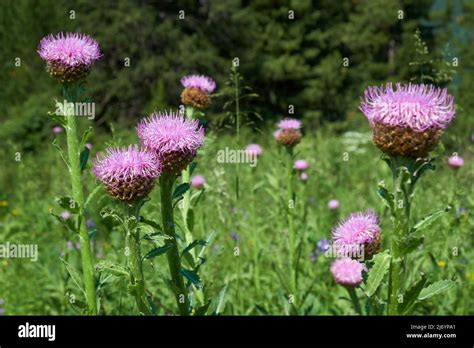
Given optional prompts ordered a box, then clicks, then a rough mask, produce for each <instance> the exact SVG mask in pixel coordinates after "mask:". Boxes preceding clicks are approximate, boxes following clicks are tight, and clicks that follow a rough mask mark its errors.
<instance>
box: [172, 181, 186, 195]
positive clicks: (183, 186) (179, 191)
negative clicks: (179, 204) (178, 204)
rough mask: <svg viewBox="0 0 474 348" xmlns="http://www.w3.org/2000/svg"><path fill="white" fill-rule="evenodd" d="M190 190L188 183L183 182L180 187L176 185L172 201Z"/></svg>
mask: <svg viewBox="0 0 474 348" xmlns="http://www.w3.org/2000/svg"><path fill="white" fill-rule="evenodd" d="M189 188H190V185H189V183H187V182H185V183H182V184H181V185H178V187H176V188H175V189H174V191H173V199H176V198H178V197H181V196H182V195H183V194H184V193H185V192H186V191H188V190H189Z"/></svg>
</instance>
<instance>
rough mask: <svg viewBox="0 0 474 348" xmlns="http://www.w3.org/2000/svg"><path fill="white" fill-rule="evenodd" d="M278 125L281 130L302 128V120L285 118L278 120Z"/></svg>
mask: <svg viewBox="0 0 474 348" xmlns="http://www.w3.org/2000/svg"><path fill="white" fill-rule="evenodd" d="M277 127H278V128H279V129H281V130H288V129H301V121H299V120H297V119H294V118H285V119H283V120H281V121H280V122H278V124H277Z"/></svg>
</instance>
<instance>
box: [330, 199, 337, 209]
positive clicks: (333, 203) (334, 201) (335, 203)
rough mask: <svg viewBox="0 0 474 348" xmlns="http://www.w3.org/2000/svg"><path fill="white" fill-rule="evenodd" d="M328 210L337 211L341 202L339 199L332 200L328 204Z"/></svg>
mask: <svg viewBox="0 0 474 348" xmlns="http://www.w3.org/2000/svg"><path fill="white" fill-rule="evenodd" d="M328 208H329V209H330V210H336V209H338V208H339V201H338V200H337V199H331V200H329V202H328Z"/></svg>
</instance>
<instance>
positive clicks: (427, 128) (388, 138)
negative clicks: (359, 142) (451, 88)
mask: <svg viewBox="0 0 474 348" xmlns="http://www.w3.org/2000/svg"><path fill="white" fill-rule="evenodd" d="M360 110H361V111H362V112H363V113H364V114H365V116H366V117H367V119H368V120H369V123H370V125H371V127H372V133H373V141H374V143H375V145H377V147H379V148H380V149H381V150H382V151H383V152H385V153H387V154H389V155H395V156H405V157H414V158H417V157H426V155H427V154H428V152H429V151H431V150H432V149H433V148H434V147H435V146H436V145H437V144H438V142H439V139H440V138H441V135H442V134H443V130H444V129H445V128H447V127H448V125H449V124H450V123H451V121H452V120H453V118H454V98H453V97H452V96H451V95H449V94H448V92H447V89H446V88H445V89H442V88H436V87H434V86H433V85H423V84H421V85H412V84H408V85H403V86H402V85H401V84H397V85H396V88H395V89H394V88H393V85H392V84H391V83H388V84H387V85H386V86H385V88H384V87H383V86H382V87H369V88H367V89H366V90H365V93H364V99H362V102H361V105H360Z"/></svg>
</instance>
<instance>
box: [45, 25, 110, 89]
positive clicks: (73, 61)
mask: <svg viewBox="0 0 474 348" xmlns="http://www.w3.org/2000/svg"><path fill="white" fill-rule="evenodd" d="M38 53H39V55H40V57H41V58H42V59H43V60H44V61H46V64H47V70H48V72H49V73H50V74H51V76H53V77H54V78H56V79H58V80H60V81H61V82H74V81H79V80H82V79H84V78H85V77H86V76H87V74H89V71H90V68H91V66H92V64H93V63H94V62H95V61H96V60H98V59H99V58H100V57H101V53H100V48H99V44H98V43H97V41H95V40H94V39H92V38H91V37H89V36H87V35H85V34H79V33H66V34H63V33H59V34H57V35H52V34H50V35H48V36H46V37H44V38H43V39H41V41H40V43H39V47H38Z"/></svg>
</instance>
